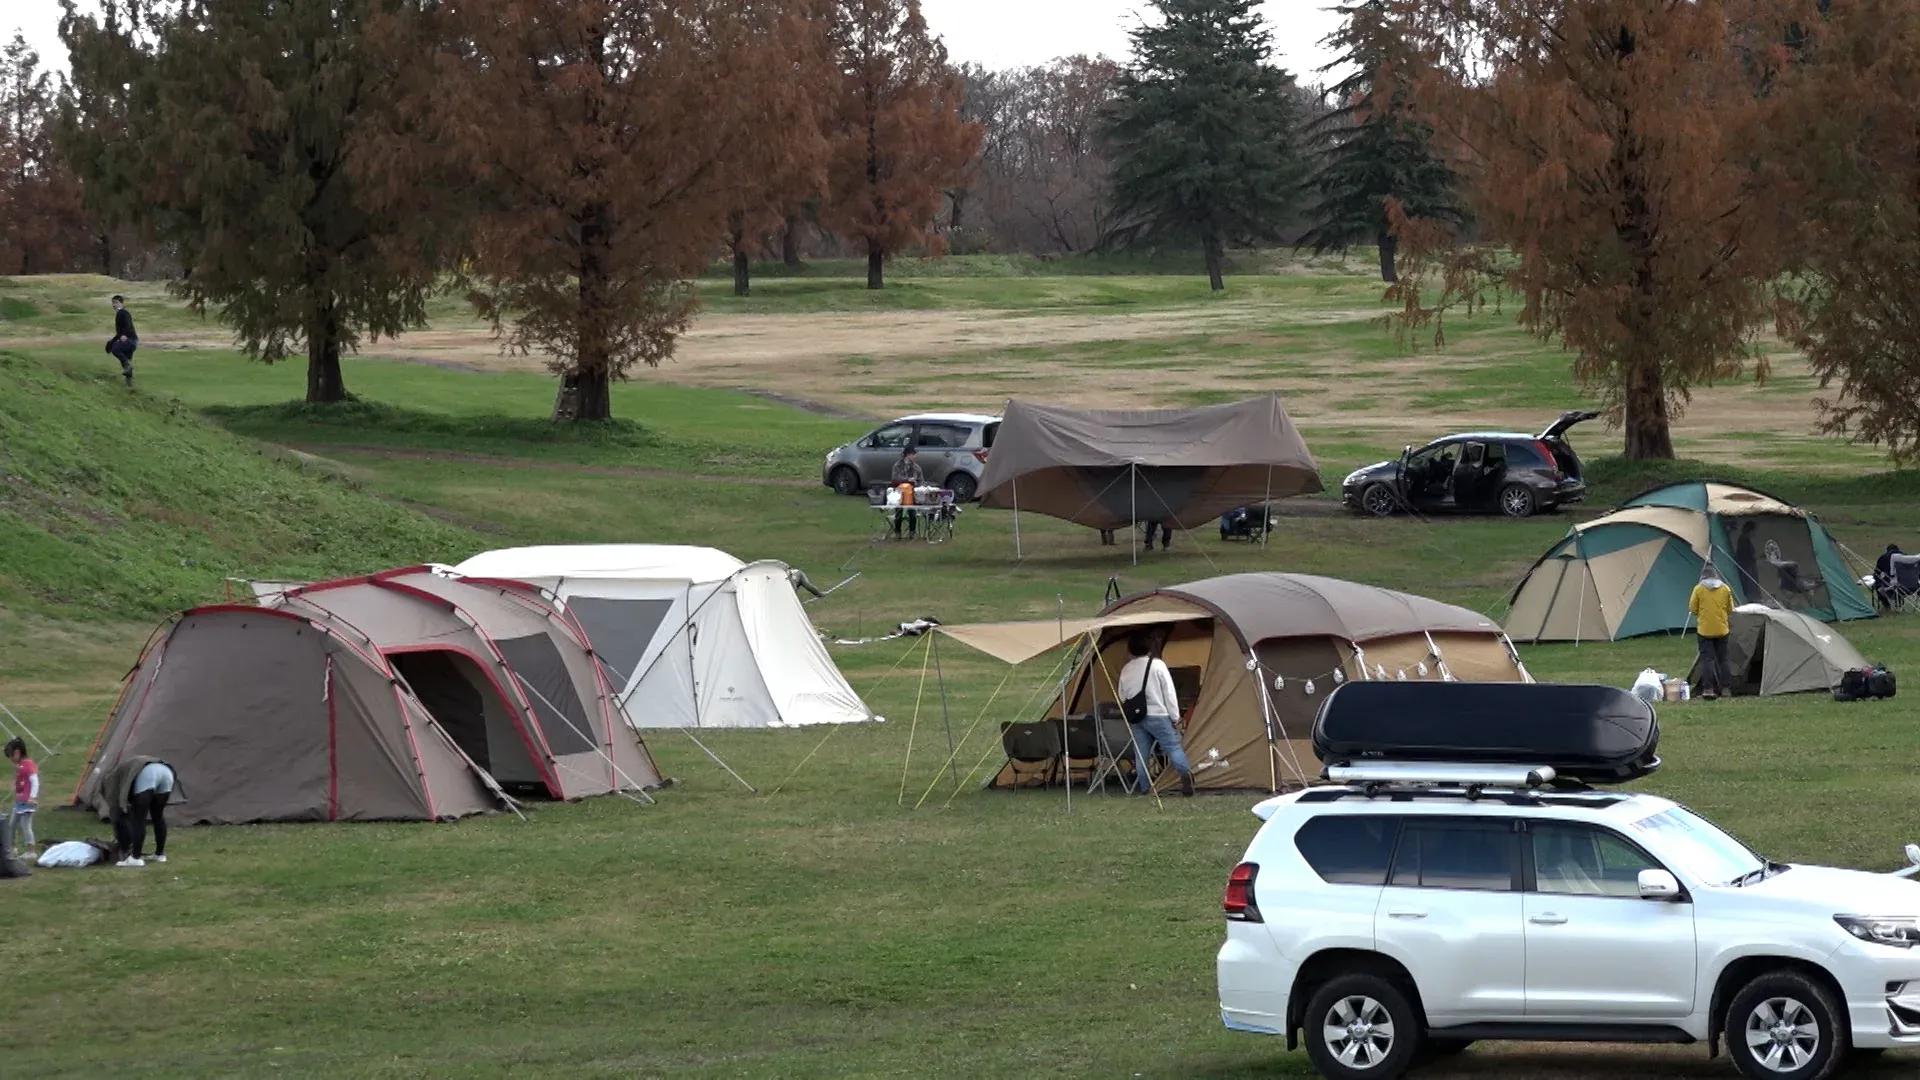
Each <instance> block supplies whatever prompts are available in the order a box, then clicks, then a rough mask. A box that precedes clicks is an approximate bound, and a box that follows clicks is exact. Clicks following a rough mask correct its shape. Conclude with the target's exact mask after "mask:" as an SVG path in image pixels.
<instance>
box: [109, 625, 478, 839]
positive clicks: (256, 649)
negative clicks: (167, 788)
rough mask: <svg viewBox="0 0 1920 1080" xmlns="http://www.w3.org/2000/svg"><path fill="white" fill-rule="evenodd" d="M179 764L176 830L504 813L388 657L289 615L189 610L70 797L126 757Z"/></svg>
mask: <svg viewBox="0 0 1920 1080" xmlns="http://www.w3.org/2000/svg"><path fill="white" fill-rule="evenodd" d="M136 755H137V756H149V757H155V758H159V759H161V760H163V761H166V762H167V763H169V764H171V765H172V766H173V767H174V769H175V770H176V771H177V772H178V774H179V777H180V788H179V790H178V792H177V794H176V797H175V801H174V803H173V804H172V805H171V806H169V808H168V816H169V818H170V819H172V820H174V821H177V822H179V823H181V824H197V823H203V822H211V823H221V824H234V823H240V822H249V821H329V820H339V821H348V820H362V821H371V820H396V819H397V820H423V819H436V818H437V819H445V818H454V817H460V816H463V815H466V814H474V813H479V812H481V811H485V810H489V809H493V808H494V807H496V806H498V805H499V800H498V796H497V791H496V790H495V789H494V787H493V784H492V782H491V780H489V779H488V778H487V777H486V776H485V775H484V774H483V773H481V772H480V771H479V770H478V769H477V768H475V767H474V766H473V763H472V762H470V761H468V760H466V758H465V757H464V756H463V755H462V754H461V753H460V751H459V750H458V748H456V747H455V746H454V745H453V743H452V741H451V740H450V739H449V738H447V736H446V734H445V733H444V732H443V731H442V730H441V729H440V727H439V725H437V724H436V723H435V722H434V721H433V719H432V717H431V716H430V715H428V713H427V711H426V709H425V708H424V707H422V706H421V705H420V703H419V702H418V701H417V700H416V699H414V698H413V697H412V695H410V694H408V693H407V692H406V690H405V689H404V688H403V687H402V686H400V685H399V684H398V683H397V682H396V681H395V679H394V675H393V671H392V669H391V668H389V667H387V666H386V664H385V663H384V662H383V661H382V660H381V659H380V657H379V656H378V655H377V654H375V653H373V652H370V651H367V650H365V649H363V648H362V647H361V646H360V645H358V644H356V643H355V641H354V640H353V639H352V638H351V637H349V636H347V635H346V634H343V633H341V632H337V631H335V630H334V629H333V628H331V627H329V626H327V625H325V624H322V623H316V622H314V621H313V620H311V619H308V618H304V617H301V616H297V615H294V614H291V613H287V612H279V611H269V610H262V609H259V608H241V607H232V606H216V607H210V608H199V609H195V610H193V611H189V612H186V613H185V614H183V615H182V616H180V618H179V620H178V621H177V622H175V623H174V624H173V625H172V626H171V627H169V628H168V630H167V632H166V633H165V634H164V635H163V636H161V637H160V638H159V640H158V641H157V642H156V643H154V644H153V645H152V646H151V647H150V648H149V649H148V650H147V652H146V653H145V654H144V655H143V656H142V657H141V660H140V663H139V665H138V666H137V667H136V668H135V669H134V671H133V673H132V674H131V675H130V676H129V677H128V685H127V687H126V689H125V692H124V693H123V694H122V695H121V697H120V700H119V702H118V703H117V704H116V706H115V708H114V711H113V713H112V715H111V716H109V717H108V719H107V722H106V725H105V726H104V727H103V728H102V730H101V733H100V738H99V740H98V741H97V742H96V744H95V748H94V752H93V755H92V760H91V761H90V762H89V763H88V767H87V768H86V769H85V770H84V771H83V772H82V781H81V785H80V787H79V789H78V790H77V791H76V793H75V802H76V804H78V805H95V804H96V803H98V802H100V801H101V800H102V798H103V793H102V792H101V791H100V790H99V785H100V783H101V782H102V780H103V778H104V777H106V776H107V775H110V774H111V773H112V772H113V770H114V769H115V767H117V766H118V765H119V763H120V762H121V761H122V760H124V759H125V758H126V757H128V756H136Z"/></svg>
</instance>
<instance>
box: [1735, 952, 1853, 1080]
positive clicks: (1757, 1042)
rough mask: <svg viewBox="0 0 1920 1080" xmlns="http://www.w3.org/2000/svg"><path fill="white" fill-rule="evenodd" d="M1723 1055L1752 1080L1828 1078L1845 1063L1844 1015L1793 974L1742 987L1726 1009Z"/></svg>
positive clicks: (1822, 991) (1824, 993)
mask: <svg viewBox="0 0 1920 1080" xmlns="http://www.w3.org/2000/svg"><path fill="white" fill-rule="evenodd" d="M1726 1033H1727V1036H1726V1037H1727V1052H1728V1054H1729V1055H1730V1056H1731V1057H1732V1058H1733V1063H1734V1065H1735V1066H1736V1067H1737V1068H1739V1070H1740V1073H1741V1075H1743V1076H1746V1077H1749V1078H1750V1080H1827V1078H1828V1077H1831V1076H1834V1075H1836V1074H1838V1073H1839V1071H1840V1067H1841V1065H1842V1064H1844V1063H1845V1062H1846V1059H1847V1044H1848V1041H1849V1039H1848V1030H1847V1021H1846V1013H1845V1012H1843V1011H1842V1010H1841V1008H1840V1006H1839V1003H1838V1002H1836V1001H1834V998H1833V993H1832V992H1831V991H1829V990H1828V989H1827V988H1826V987H1824V986H1822V985H1820V984H1819V983H1818V982H1815V981H1814V980H1813V979H1810V978H1808V977H1807V976H1805V975H1802V974H1800V973H1799V972H1797V971H1775V972H1772V973H1770V974H1767V975H1762V976H1760V977H1759V978H1757V979H1755V980H1753V981H1752V982H1750V983H1748V984H1747V985H1746V986H1744V987H1742V988H1741V990H1740V992H1739V993H1738V994H1735V995H1734V997H1733V1002H1732V1003H1731V1004H1729V1005H1728V1006H1727V1019H1726Z"/></svg>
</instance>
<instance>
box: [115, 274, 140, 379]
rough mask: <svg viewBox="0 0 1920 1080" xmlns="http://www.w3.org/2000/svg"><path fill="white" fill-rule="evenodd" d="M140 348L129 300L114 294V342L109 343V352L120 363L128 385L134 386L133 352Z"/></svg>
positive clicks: (121, 372) (121, 371)
mask: <svg viewBox="0 0 1920 1080" xmlns="http://www.w3.org/2000/svg"><path fill="white" fill-rule="evenodd" d="M139 347H140V335H139V334H137V333H135V332H134V329H133V312H131V311H128V310H127V298H126V297H124V296H121V295H119V294H118V293H116V294H114V297H113V340H111V341H109V342H107V351H108V352H110V353H112V354H113V358H114V359H115V360H118V361H120V374H121V375H123V376H125V377H126V380H127V385H128V386H132V385H133V351H134V350H135V349H138V348H139Z"/></svg>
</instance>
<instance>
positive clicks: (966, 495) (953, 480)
mask: <svg viewBox="0 0 1920 1080" xmlns="http://www.w3.org/2000/svg"><path fill="white" fill-rule="evenodd" d="M947 490H948V491H951V492H953V501H954V502H972V501H973V497H974V496H975V495H976V494H978V493H979V491H980V481H978V480H975V479H974V478H973V474H972V473H963V472H957V473H954V474H953V475H952V476H949V477H947Z"/></svg>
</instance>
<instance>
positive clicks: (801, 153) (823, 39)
mask: <svg viewBox="0 0 1920 1080" xmlns="http://www.w3.org/2000/svg"><path fill="white" fill-rule="evenodd" d="M829 3H831V0H797V2H796V3H795V4H794V13H795V18H793V19H791V20H788V21H785V22H781V23H775V24H770V25H768V26H765V27H763V28H762V29H761V30H760V31H759V32H763V33H765V32H779V33H784V34H786V35H788V39H787V41H786V42H785V43H784V45H783V46H782V47H775V46H774V44H773V43H771V42H760V43H756V45H755V48H756V50H757V51H758V52H759V53H760V54H761V55H763V56H766V57H769V58H771V59H773V60H776V61H777V62H779V63H781V64H782V65H784V66H783V72H784V77H786V78H788V79H790V80H791V81H792V86H793V88H794V89H795V90H797V91H799V92H796V93H783V94H778V95H774V96H772V97H770V98H769V100H768V107H769V108H771V109H774V110H776V113H775V114H774V115H770V116H767V117H766V118H765V128H764V131H763V132H762V134H761V135H760V137H758V138H755V139H751V140H747V141H746V142H744V143H742V144H738V145H737V149H736V152H735V154H734V155H733V157H732V158H731V159H730V160H729V161H728V162H727V163H726V165H725V166H724V167H723V175H724V176H725V177H726V180H725V183H726V185H727V186H728V187H730V188H732V189H733V191H734V192H735V196H734V198H735V202H734V205H733V208H732V209H731V210H729V211H728V213H727V250H728V253H729V254H730V255H732V257H733V294H734V295H735V296H746V295H748V294H749V292H750V291H751V289H752V280H751V271H752V259H753V251H754V249H755V248H761V247H765V246H766V242H767V239H768V237H769V236H770V235H771V234H772V233H773V232H774V231H775V230H776V229H778V230H780V231H781V233H782V243H783V244H787V243H790V242H794V241H795V240H797V238H795V237H794V236H793V232H794V229H795V228H796V227H797V222H795V221H794V220H793V218H794V212H793V211H792V209H791V208H793V207H795V206H798V205H800V204H802V203H804V202H805V201H806V200H808V199H810V198H812V197H814V196H815V195H816V194H817V193H818V192H819V191H820V189H821V187H822V186H824V185H825V183H826V159H827V146H828V143H827V133H826V123H827V109H828V107H829V106H830V104H831V101H832V93H831V87H832V86H833V85H834V82H835V78H834V73H833V67H832V64H831V56H830V55H829V52H828V48H827V35H826V33H825V29H826V26H827V20H828V18H829V16H830V14H831V13H830V11H829V8H828V5H829ZM781 254H782V256H783V258H785V261H786V262H787V264H788V265H794V264H797V263H798V262H799V261H800V255H799V252H798V250H797V249H794V250H791V251H790V252H789V251H788V250H783V251H782V253H781ZM789 254H790V255H791V257H790V258H786V256H788V255H789Z"/></svg>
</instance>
